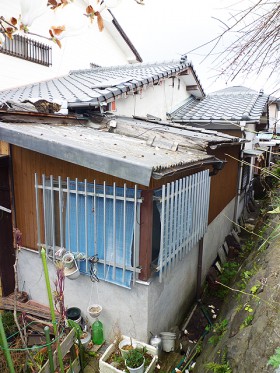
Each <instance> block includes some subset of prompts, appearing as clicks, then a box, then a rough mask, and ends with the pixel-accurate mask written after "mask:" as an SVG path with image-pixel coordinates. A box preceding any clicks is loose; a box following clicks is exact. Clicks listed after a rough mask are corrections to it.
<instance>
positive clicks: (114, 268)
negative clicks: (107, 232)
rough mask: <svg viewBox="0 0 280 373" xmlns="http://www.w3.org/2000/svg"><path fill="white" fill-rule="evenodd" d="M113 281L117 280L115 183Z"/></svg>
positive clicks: (114, 204)
mask: <svg viewBox="0 0 280 373" xmlns="http://www.w3.org/2000/svg"><path fill="white" fill-rule="evenodd" d="M113 263H114V267H113V279H114V280H115V279H116V265H117V258H116V183H113Z"/></svg>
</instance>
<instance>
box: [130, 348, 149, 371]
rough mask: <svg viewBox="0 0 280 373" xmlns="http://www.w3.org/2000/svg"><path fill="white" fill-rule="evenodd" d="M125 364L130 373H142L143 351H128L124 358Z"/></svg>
mask: <svg viewBox="0 0 280 373" xmlns="http://www.w3.org/2000/svg"><path fill="white" fill-rule="evenodd" d="M125 364H126V367H127V369H128V370H129V371H130V373H144V369H145V358H144V351H143V350H139V349H137V348H134V349H132V350H129V351H128V353H127V354H126V356H125Z"/></svg>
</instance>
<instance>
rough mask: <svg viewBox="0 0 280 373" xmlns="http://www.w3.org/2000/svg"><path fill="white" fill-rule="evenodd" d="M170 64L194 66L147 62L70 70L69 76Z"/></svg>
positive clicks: (172, 61) (170, 61) (173, 62)
mask: <svg viewBox="0 0 280 373" xmlns="http://www.w3.org/2000/svg"><path fill="white" fill-rule="evenodd" d="M168 64H178V65H183V64H186V65H188V66H192V63H191V62H190V61H184V62H183V63H182V62H180V60H178V59H176V60H168V61H162V62H147V63H143V62H140V63H134V64H125V65H115V66H99V67H94V68H89V69H78V70H70V71H69V74H68V75H71V74H77V73H86V72H93V71H94V72H103V71H114V70H117V69H119V70H132V69H134V68H138V67H141V68H145V67H152V66H163V65H168Z"/></svg>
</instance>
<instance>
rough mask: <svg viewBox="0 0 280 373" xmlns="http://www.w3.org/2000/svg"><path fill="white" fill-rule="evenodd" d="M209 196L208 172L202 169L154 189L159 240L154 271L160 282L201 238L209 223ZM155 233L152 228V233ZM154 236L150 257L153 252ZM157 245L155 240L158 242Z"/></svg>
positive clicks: (154, 254)
mask: <svg viewBox="0 0 280 373" xmlns="http://www.w3.org/2000/svg"><path fill="white" fill-rule="evenodd" d="M209 196H210V177H209V171H208V170H206V171H202V172H198V173H196V174H193V175H191V176H187V177H185V178H183V179H180V180H176V181H175V182H172V183H168V184H166V185H164V186H163V187H162V188H161V189H159V190H157V191H155V197H154V198H155V201H156V209H157V210H158V213H157V214H154V221H156V220H158V218H156V215H159V217H160V228H159V227H158V228H157V231H160V243H159V247H158V252H157V254H158V255H157V256H158V259H157V270H158V271H159V277H160V281H161V279H162V276H163V274H164V272H166V271H167V270H170V268H171V265H174V264H175V263H176V262H177V261H178V260H181V259H182V257H183V256H184V255H185V254H187V253H188V252H189V251H190V250H191V249H192V248H193V247H194V246H195V245H196V244H197V243H198V241H199V240H200V238H202V237H203V235H204V234H205V232H206V229H207V224H208V209H209ZM153 233H154V234H155V229H154V232H153ZM154 244H155V245H156V242H155V240H154V237H153V257H154V258H155V256H156V253H155V250H156V247H154ZM157 244H158V242H157Z"/></svg>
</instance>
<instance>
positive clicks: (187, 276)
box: [18, 200, 235, 341]
mask: <svg viewBox="0 0 280 373" xmlns="http://www.w3.org/2000/svg"><path fill="white" fill-rule="evenodd" d="M234 201H235V200H232V201H231V202H230V203H229V204H228V206H227V207H226V208H225V209H224V210H223V211H222V212H221V214H220V215H219V216H218V217H217V218H216V219H215V220H214V221H213V222H212V223H211V224H210V225H209V227H208V230H207V233H206V235H205V239H204V255H203V273H202V276H203V279H205V277H206V273H207V271H208V269H209V267H210V266H211V265H212V263H213V261H214V259H215V257H216V255H217V249H218V248H219V246H220V245H222V244H223V242H224V239H225V237H226V236H227V234H228V233H229V232H230V231H231V228H232V223H231V221H230V220H232V217H233V212H234ZM226 216H227V217H228V218H229V219H227V218H226ZM197 261H198V245H196V246H195V247H194V248H193V249H192V250H191V251H190V252H189V253H188V254H187V255H186V256H184V258H183V259H182V260H181V261H179V262H178V263H177V265H176V268H175V267H173V268H172V269H171V271H170V273H168V274H167V275H166V276H164V277H163V282H162V283H159V279H158V277H154V278H152V279H151V281H150V282H149V283H136V284H135V286H132V289H131V290H129V289H125V288H122V287H119V286H117V285H113V284H110V283H106V282H103V281H100V282H99V283H92V282H91V280H90V278H89V277H88V276H85V275H80V277H79V278H77V279H76V280H69V279H66V280H65V305H66V306H67V307H79V308H80V309H81V310H82V313H83V316H84V317H87V316H88V315H87V311H86V310H87V307H88V306H89V305H90V304H93V303H99V304H101V305H102V307H103V311H102V314H101V316H100V320H101V321H102V322H103V324H104V330H105V335H106V338H107V339H108V340H109V339H112V338H113V330H114V328H115V327H116V326H118V327H119V328H120V330H121V332H122V333H123V334H125V335H131V336H132V337H135V338H138V339H140V340H142V341H148V339H149V337H150V333H149V332H150V331H151V332H153V333H160V332H162V331H168V330H169V328H170V327H171V326H174V325H181V322H182V320H183V319H184V317H185V316H186V312H187V311H188V309H189V307H190V306H191V304H192V302H193V300H194V297H195V291H196V279H197ZM48 267H49V272H50V279H51V282H52V284H53V281H54V280H55V268H54V265H53V263H52V262H48ZM18 272H19V284H20V285H19V288H20V290H24V291H27V292H28V294H29V296H30V298H31V299H34V300H36V301H39V302H42V303H44V304H48V298H47V291H46V286H45V279H44V273H43V267H42V263H41V258H40V256H39V255H38V253H36V252H34V251H30V250H25V249H22V250H21V252H20V253H19V271H18ZM90 321H92V320H90Z"/></svg>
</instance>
